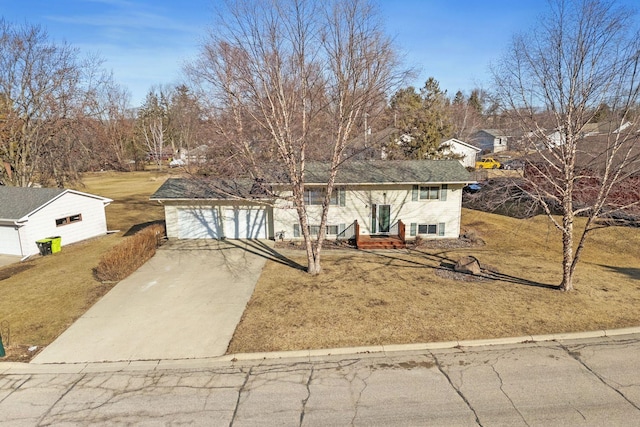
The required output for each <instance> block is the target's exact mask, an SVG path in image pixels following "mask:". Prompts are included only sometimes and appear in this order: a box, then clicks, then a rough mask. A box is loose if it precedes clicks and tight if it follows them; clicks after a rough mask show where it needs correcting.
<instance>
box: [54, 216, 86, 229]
mask: <svg viewBox="0 0 640 427" xmlns="http://www.w3.org/2000/svg"><path fill="white" fill-rule="evenodd" d="M80 221H82V214H76V215H69V216H65V217H64V218H58V219H56V227H62V226H63V225H67V224H73V223H74V222H80Z"/></svg>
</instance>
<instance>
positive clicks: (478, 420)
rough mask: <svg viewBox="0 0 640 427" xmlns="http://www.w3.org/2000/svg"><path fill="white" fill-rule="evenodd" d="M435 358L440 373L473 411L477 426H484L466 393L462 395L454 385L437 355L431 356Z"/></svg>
mask: <svg viewBox="0 0 640 427" xmlns="http://www.w3.org/2000/svg"><path fill="white" fill-rule="evenodd" d="M431 356H432V357H433V360H435V362H436V366H437V367H438V370H439V371H440V373H441V374H442V375H444V377H445V378H446V379H447V381H448V382H449V385H450V386H451V388H453V389H454V390H455V392H456V393H458V396H460V398H461V399H462V401H463V402H464V403H465V404H466V405H467V407H468V408H469V409H470V410H471V412H473V416H474V417H475V419H476V424H478V425H479V426H482V423H481V422H480V418H479V417H478V413H477V412H476V410H475V408H474V407H473V405H471V402H469V399H467V397H466V396H465V395H464V393H462V391H461V390H460V389H459V388H458V387H456V386H455V384H454V383H453V381H452V380H451V377H450V376H449V374H448V373H447V372H446V371H445V370H444V368H443V367H442V364H441V363H440V360H438V358H437V357H436V355H435V354H432V355H431Z"/></svg>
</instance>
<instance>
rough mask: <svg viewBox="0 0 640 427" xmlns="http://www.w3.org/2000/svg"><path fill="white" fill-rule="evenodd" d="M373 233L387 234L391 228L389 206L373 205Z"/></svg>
mask: <svg viewBox="0 0 640 427" xmlns="http://www.w3.org/2000/svg"><path fill="white" fill-rule="evenodd" d="M372 214H373V215H372V219H373V230H372V231H373V233H374V234H375V233H388V232H389V227H391V205H373V210H372Z"/></svg>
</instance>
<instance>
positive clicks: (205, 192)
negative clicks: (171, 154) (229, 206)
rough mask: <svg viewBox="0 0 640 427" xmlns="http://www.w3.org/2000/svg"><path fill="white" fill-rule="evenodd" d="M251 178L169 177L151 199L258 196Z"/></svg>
mask: <svg viewBox="0 0 640 427" xmlns="http://www.w3.org/2000/svg"><path fill="white" fill-rule="evenodd" d="M253 185H254V183H253V182H252V181H249V180H213V179H197V178H196V179H189V178H169V179H167V180H166V181H165V182H164V183H163V184H162V185H161V186H160V188H158V189H157V190H156V192H155V193H153V194H152V195H151V200H168V199H202V200H207V199H209V200H227V199H229V200H233V199H237V198H250V197H256V195H252V194H251V189H252V187H253Z"/></svg>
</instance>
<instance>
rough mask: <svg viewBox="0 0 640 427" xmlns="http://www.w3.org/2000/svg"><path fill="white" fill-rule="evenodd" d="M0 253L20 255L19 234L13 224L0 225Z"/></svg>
mask: <svg viewBox="0 0 640 427" xmlns="http://www.w3.org/2000/svg"><path fill="white" fill-rule="evenodd" d="M0 254H6V255H22V250H21V249H20V235H19V232H18V229H17V228H16V227H15V226H13V225H0Z"/></svg>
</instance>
